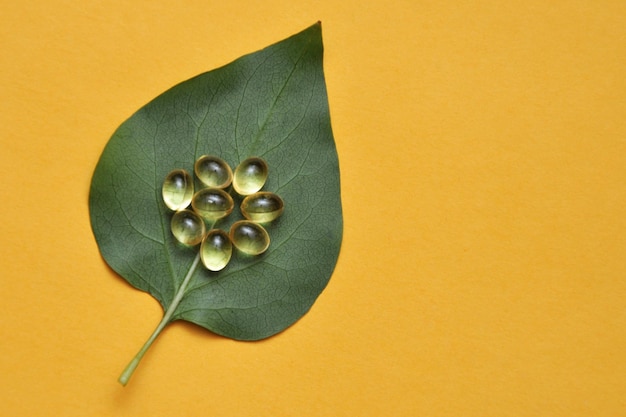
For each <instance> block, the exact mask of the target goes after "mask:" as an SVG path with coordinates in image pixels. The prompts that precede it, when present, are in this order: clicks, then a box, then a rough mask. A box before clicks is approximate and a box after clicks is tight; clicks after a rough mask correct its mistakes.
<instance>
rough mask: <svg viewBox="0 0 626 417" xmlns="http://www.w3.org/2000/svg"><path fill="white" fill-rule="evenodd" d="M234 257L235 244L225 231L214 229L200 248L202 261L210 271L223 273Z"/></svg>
mask: <svg viewBox="0 0 626 417" xmlns="http://www.w3.org/2000/svg"><path fill="white" fill-rule="evenodd" d="M232 255H233V244H232V243H231V241H230V238H229V237H228V235H227V234H226V232H224V231H223V230H219V229H213V230H211V231H209V233H207V235H206V237H205V238H204V239H203V240H202V245H201V246H200V259H202V263H203V264H204V266H205V267H206V269H208V270H209V271H221V270H222V269H224V268H225V267H226V265H228V262H229V261H230V257H231V256H232Z"/></svg>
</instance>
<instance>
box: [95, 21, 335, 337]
mask: <svg viewBox="0 0 626 417" xmlns="http://www.w3.org/2000/svg"><path fill="white" fill-rule="evenodd" d="M322 54H323V47H322V38H321V26H320V24H319V23H318V24H316V25H314V26H311V27H310V28H308V29H306V30H304V31H303V32H301V33H299V34H296V35H294V36H292V37H290V38H288V39H286V40H284V41H282V42H279V43H277V44H274V45H272V46H270V47H268V48H266V49H263V50H261V51H259V52H256V53H253V54H250V55H246V56H244V57H242V58H240V59H238V60H236V61H234V62H232V63H231V64H228V65H226V66H224V67H222V68H218V69H216V70H213V71H210V72H207V73H204V74H201V75H199V76H197V77H195V78H192V79H190V80H188V81H185V82H183V83H181V84H179V85H177V86H175V87H173V88H172V89H170V90H168V91H166V92H165V93H163V94H162V95H160V96H159V97H157V98H156V99H154V100H153V101H151V102H150V103H148V104H147V105H146V106H144V107H143V108H141V109H140V110H139V111H138V112H137V113H135V114H134V115H133V116H132V117H130V118H129V119H128V120H127V121H126V122H124V123H123V124H122V125H121V126H120V127H119V128H118V130H117V131H116V132H115V133H114V135H113V136H112V137H111V139H110V141H109V143H108V144H107V146H106V148H105V149H104V151H103V153H102V156H101V158H100V161H99V162H98V165H97V167H96V170H95V173H94V176H93V179H92V184H91V190H90V197H89V205H90V213H91V223H92V228H93V232H94V235H95V237H96V240H97V243H98V246H99V248H100V252H101V254H102V256H103V257H104V259H105V260H106V262H107V263H108V264H109V265H110V266H111V267H112V268H113V269H114V270H115V271H116V272H117V273H118V274H120V275H121V276H122V277H124V278H125V279H126V280H127V281H128V282H129V283H130V284H132V285H133V286H135V287H137V288H139V289H141V290H143V291H147V292H149V293H150V294H151V295H152V296H154V297H155V298H156V299H157V300H158V301H159V302H160V303H161V305H162V306H163V308H164V311H166V312H167V311H168V309H170V316H169V317H167V320H166V323H165V324H167V322H170V321H173V320H177V319H182V320H187V321H190V322H193V323H196V324H198V325H200V326H202V327H205V328H207V329H209V330H211V331H213V332H215V333H218V334H221V335H224V336H227V337H231V338H234V339H240V340H256V339H262V338H265V337H268V336H271V335H273V334H275V333H277V332H280V331H282V330H283V329H285V328H286V327H287V326H289V325H291V324H292V323H293V322H295V321H296V320H297V319H298V318H300V317H301V316H302V315H303V314H305V313H306V312H307V311H308V310H309V308H310V307H311V305H312V304H313V302H314V301H315V299H316V298H317V297H318V295H319V294H320V292H321V291H322V290H323V289H324V287H325V286H326V284H327V282H328V280H329V278H330V275H331V273H332V271H333V269H334V266H335V263H336V261H337V256H338V254H339V247H340V244H341V235H342V214H341V201H340V188H339V166H338V159H337V152H336V149H335V144H334V139H333V135H332V131H331V127H330V118H329V111H328V99H327V95H326V86H325V82H324V74H323V68H322ZM203 154H213V155H216V156H219V157H221V158H223V159H225V160H226V161H227V162H228V163H229V164H230V165H231V167H233V169H234V168H235V167H236V166H237V164H238V163H239V162H240V161H242V160H244V159H246V158H248V157H250V156H260V157H262V158H264V159H265V160H266V161H267V163H268V166H269V168H270V173H269V178H268V181H267V183H266V184H265V186H264V190H268V191H272V192H275V193H278V194H279V195H280V196H281V197H282V198H283V200H284V202H285V211H284V214H283V216H282V217H280V218H279V219H278V220H276V221H275V222H273V223H272V224H270V225H268V227H267V229H268V232H269V234H270V236H271V246H270V248H269V250H268V251H267V252H266V253H265V254H263V255H261V256H259V257H245V256H243V255H239V254H236V255H234V257H233V260H232V261H231V263H230V264H229V265H228V266H227V267H226V269H224V270H222V271H220V272H219V273H214V272H209V271H207V270H205V269H204V268H202V266H201V264H198V262H197V257H196V255H197V252H198V250H197V248H184V247H181V246H180V245H178V244H177V243H176V241H175V240H174V238H173V236H172V235H171V232H170V226H169V223H170V219H171V215H172V213H171V212H169V210H168V209H167V208H166V207H165V205H164V203H163V202H162V198H161V186H162V183H163V179H164V178H165V176H166V175H167V174H168V172H170V171H171V170H173V169H176V168H184V169H186V170H187V171H188V172H193V164H194V161H195V160H196V159H197V158H198V157H199V156H201V155H203ZM240 201H241V200H240V199H238V198H237V197H236V198H235V204H236V205H237V208H236V209H235V211H234V212H233V214H232V215H231V216H230V217H228V218H227V219H226V220H224V221H220V222H219V223H218V224H217V225H216V227H218V228H222V229H224V230H228V228H229V226H230V224H232V223H233V222H234V221H236V220H239V219H240V218H241V216H240V214H239V209H238V204H239V203H240ZM186 277H188V278H189V279H188V280H187V283H186V284H185V286H183V288H182V291H181V285H182V284H183V281H184V280H185V278H186ZM177 294H178V298H179V299H176V297H177ZM180 297H182V298H180ZM173 303H174V307H175V308H173V309H172V308H170V307H172V304H173Z"/></svg>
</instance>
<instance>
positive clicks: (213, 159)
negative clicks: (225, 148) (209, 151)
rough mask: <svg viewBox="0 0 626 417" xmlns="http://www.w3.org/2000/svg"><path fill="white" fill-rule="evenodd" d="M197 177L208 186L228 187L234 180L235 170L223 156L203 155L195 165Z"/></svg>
mask: <svg viewBox="0 0 626 417" xmlns="http://www.w3.org/2000/svg"><path fill="white" fill-rule="evenodd" d="M194 172H195V173H196V177H197V178H198V179H199V180H200V182H202V184H204V185H206V186H207V187H214V188H226V187H228V186H229V185H230V183H231V182H233V171H232V169H230V166H229V165H228V164H227V163H226V161H224V160H223V159H222V158H218V157H217V156H212V155H203V156H201V157H200V158H198V160H197V161H196V163H195V165H194Z"/></svg>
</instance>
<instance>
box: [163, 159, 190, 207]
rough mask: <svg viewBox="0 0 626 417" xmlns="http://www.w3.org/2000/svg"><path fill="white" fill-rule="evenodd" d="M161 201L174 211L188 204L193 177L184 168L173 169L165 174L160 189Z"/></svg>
mask: <svg viewBox="0 0 626 417" xmlns="http://www.w3.org/2000/svg"><path fill="white" fill-rule="evenodd" d="M161 193H162V195H163V202H165V205H166V206H167V207H168V208H169V209H171V210H174V211H178V210H182V209H184V208H186V207H187V206H189V203H191V198H192V197H193V178H191V175H189V173H188V172H187V171H185V170H184V169H175V170H174V171H172V172H170V173H169V174H167V176H166V177H165V181H163V188H162V190H161Z"/></svg>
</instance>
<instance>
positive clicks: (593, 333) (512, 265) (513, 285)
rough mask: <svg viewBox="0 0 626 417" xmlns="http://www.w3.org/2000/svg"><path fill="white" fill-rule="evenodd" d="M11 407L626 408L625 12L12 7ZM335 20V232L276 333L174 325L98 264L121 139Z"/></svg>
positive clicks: (269, 4)
mask: <svg viewBox="0 0 626 417" xmlns="http://www.w3.org/2000/svg"><path fill="white" fill-rule="evenodd" d="M4 3H6V4H4V5H3V7H2V13H0V50H1V51H2V53H1V54H0V80H1V82H0V98H1V100H0V149H1V152H0V177H1V178H3V180H4V183H3V186H2V187H1V188H0V202H1V207H2V208H1V213H2V221H1V222H0V228H1V229H0V231H1V233H0V239H1V247H2V255H1V256H0V262H1V264H0V277H1V278H0V279H1V285H2V286H1V291H2V303H1V305H2V319H1V320H0V330H1V332H2V339H3V341H2V343H0V400H1V401H0V402H1V405H0V414H1V415H6V416H50V415H55V416H133V417H141V416H150V417H154V416H200V415H206V416H299V417H304V416H359V417H364V416H430V417H439V416H455V417H457V416H463V417H472V416H476V417H479V416H480V417H485V416H497V417H506V416H546V417H547V416H550V417H556V416H567V417H576V416H581V417H582V416H585V417H587V416H606V417H615V416H622V415H626V354H625V348H626V304H625V299H626V237H625V236H626V220H625V219H626V216H625V213H626V24H625V22H626V2H624V1H590V0H589V1H587V0H582V1H575V2H574V1H556V2H545V1H534V0H532V1H528V0H525V1H518V0H514V1H506V2H501V1H500V2H499V1H481V0H479V1H472V2H468V1H462V2H452V3H450V2H433V1H421V0H418V1H414V0H411V1H408V0H407V1H403V0H396V1H381V0H376V1H372V2H357V1H343V2H339V1H334V0H333V1H330V0H318V1H315V2H313V1H310V2H303V1H279V0H270V1H266V2H253V1H230V2H225V1H219V2H218V1H206V0H203V1H184V2H178V3H173V2H165V1H160V0H156V1H130V2H129V1H107V2H97V1H83V2H68V1H61V0H50V1H46V2H29V1H26V2H4ZM317 20H321V21H322V26H323V36H324V43H325V62H324V67H325V72H326V81H327V86H328V93H329V101H330V108H331V117H332V123H333V130H334V134H335V138H336V142H337V148H338V152H339V158H340V165H341V175H342V176H341V181H342V200H343V207H344V216H345V217H344V220H345V229H344V241H343V246H342V250H341V254H340V257H339V262H338V264H337V268H336V270H335V274H334V275H333V277H332V279H331V281H330V283H329V285H328V287H327V289H326V290H325V291H324V292H323V293H322V295H321V296H320V298H319V299H318V301H317V302H316V304H315V305H314V306H313V308H312V310H311V311H310V312H309V314H307V315H306V316H304V317H303V318H302V319H301V320H300V321H298V322H297V323H296V324H295V325H294V326H292V327H291V328H289V329H288V330H287V331H285V332H283V333H281V334H280V335H278V336H276V337H273V338H270V339H267V340H265V341H261V342H256V343H245V342H235V341H232V340H229V339H224V338H221V337H218V336H214V335H211V334H210V333H208V332H205V331H203V330H201V329H199V328H197V327H195V326H193V325H189V324H183V323H175V324H173V325H172V326H170V327H169V328H168V329H166V330H165V331H164V333H163V334H162V335H161V336H160V338H159V340H158V341H157V342H156V343H155V345H154V346H153V347H152V349H151V350H150V351H149V353H148V354H147V355H146V357H145V358H144V361H143V362H142V363H141V365H140V366H139V368H138V370H137V372H136V373H135V375H134V376H133V378H132V379H131V381H130V383H129V385H128V386H127V387H126V388H123V387H122V386H120V385H119V384H118V383H117V377H118V375H119V373H120V372H121V371H122V369H123V368H124V366H125V365H126V363H127V362H128V360H130V358H131V357H132V356H133V355H134V354H135V353H136V351H137V350H138V349H139V348H140V346H141V345H142V343H143V342H144V341H145V339H146V338H147V337H148V336H149V334H150V333H151V332H152V330H153V329H154V327H155V326H156V324H157V323H158V321H159V320H160V317H161V310H160V307H159V305H158V303H157V302H156V301H155V300H153V299H152V298H151V297H150V296H149V295H147V294H145V293H142V292H139V291H136V290H133V289H131V287H130V286H129V285H128V284H126V282H125V281H123V280H122V279H121V278H119V277H117V276H116V275H115V274H114V273H113V272H112V271H111V270H110V269H109V268H108V267H107V266H106V264H105V263H104V261H103V260H102V258H101V257H100V255H99V253H98V248H97V246H96V244H95V241H94V238H93V236H92V233H91V228H90V224H89V213H88V205H87V196H88V191H89V184H90V181H91V175H92V172H93V169H94V167H95V164H96V162H97V160H98V157H99V155H100V153H101V151H102V149H103V147H104V146H105V144H106V142H107V141H108V139H109V137H110V136H111V134H112V133H113V132H114V130H115V129H116V128H117V126H118V125H119V124H120V123H122V122H123V121H124V120H125V119H127V118H128V117H129V116H130V115H131V114H132V113H133V112H134V111H136V110H137V109H138V108H139V107H141V106H142V105H144V104H145V103H147V102H148V101H149V100H151V99H152V98H154V97H155V96H157V95H158V94H160V93H161V92H163V91H164V90H166V89H168V88H170V87H171V86H173V85H175V84H177V83H178V82H181V81H183V80H186V79H188V78H190V77H193V76H195V75H197V74H199V73H202V72H204V71H207V70H210V69H213V68H215V67H218V66H221V65H224V64H227V63H228V62H230V61H232V60H234V59H236V58H237V57H239V56H241V55H243V54H246V53H249V52H253V51H256V50H258V49H261V48H263V47H265V46H268V45H270V44H272V43H274V42H277V41H279V40H282V39H284V38H286V37H288V36H290V35H292V34H294V33H297V32H299V31H300V30H302V29H304V28H306V27H308V26H310V25H311V24H313V23H315V22H316V21H317Z"/></svg>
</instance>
